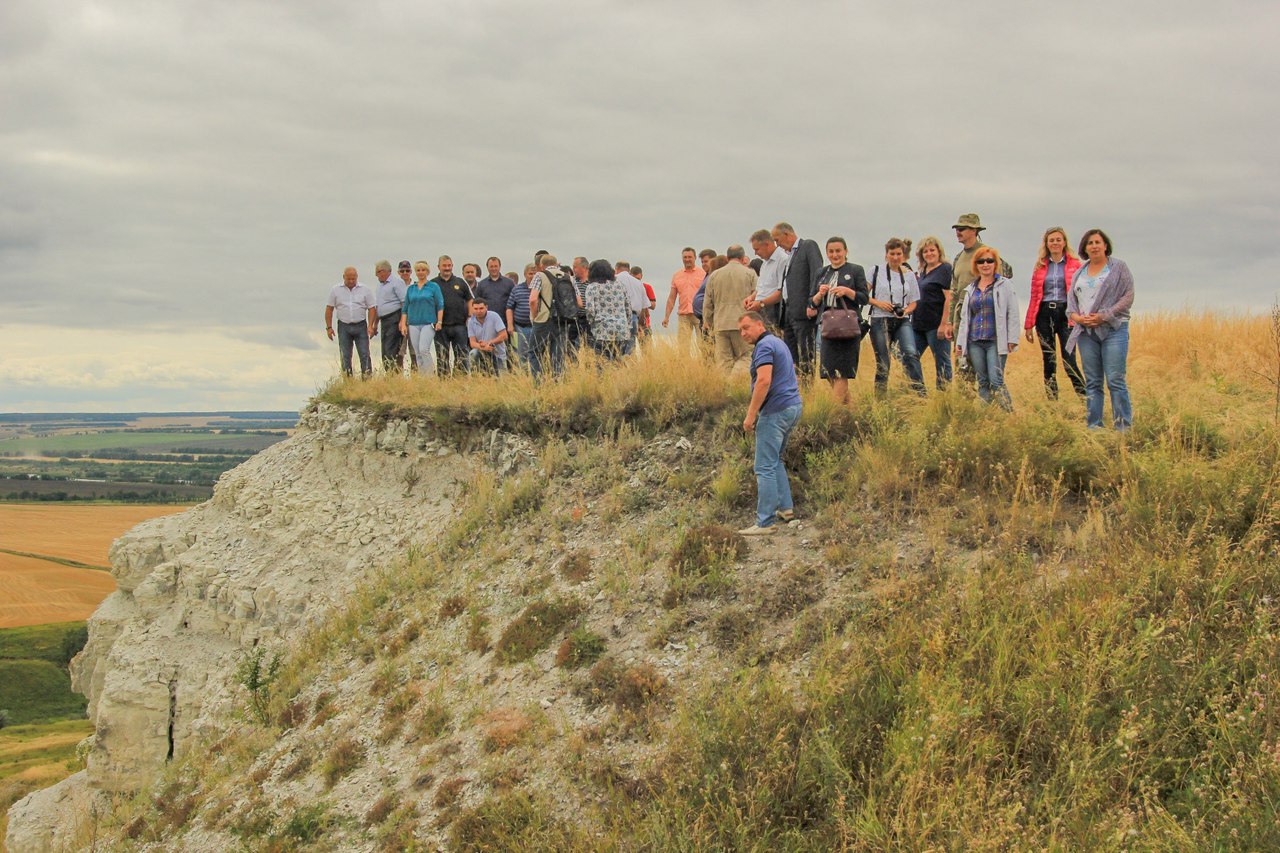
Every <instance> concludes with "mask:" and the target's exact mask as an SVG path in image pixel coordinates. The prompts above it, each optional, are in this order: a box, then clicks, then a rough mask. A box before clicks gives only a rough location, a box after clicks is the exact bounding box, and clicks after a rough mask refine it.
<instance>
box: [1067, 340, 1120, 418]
mask: <svg viewBox="0 0 1280 853" xmlns="http://www.w3.org/2000/svg"><path fill="white" fill-rule="evenodd" d="M1076 349H1077V350H1078V351H1079V352H1080V367H1081V369H1082V370H1083V371H1084V400H1085V410H1086V412H1087V413H1088V415H1087V418H1086V422H1087V423H1088V425H1089V427H1090V428H1092V429H1101V428H1102V383H1103V380H1105V381H1106V383H1107V389H1108V390H1109V391H1110V392H1111V421H1112V423H1113V424H1114V425H1115V428H1116V429H1121V430H1123V429H1128V428H1129V427H1131V426H1133V403H1132V402H1130V400H1129V384H1128V383H1127V382H1126V381H1125V362H1126V361H1128V358H1129V324H1128V323H1124V324H1123V325H1121V326H1120V328H1118V329H1112V330H1111V334H1109V335H1107V339H1106V340H1105V341H1099V340H1098V339H1097V338H1095V337H1094V336H1093V335H1091V334H1090V333H1089V331H1088V330H1087V329H1084V330H1081V332H1080V336H1079V337H1078V338H1076Z"/></svg>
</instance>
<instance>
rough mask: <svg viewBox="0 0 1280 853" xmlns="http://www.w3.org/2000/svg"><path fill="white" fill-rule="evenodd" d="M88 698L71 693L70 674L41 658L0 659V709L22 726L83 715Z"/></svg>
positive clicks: (10, 719) (11, 720) (12, 720)
mask: <svg viewBox="0 0 1280 853" xmlns="http://www.w3.org/2000/svg"><path fill="white" fill-rule="evenodd" d="M87 704H88V702H87V700H86V699H85V698H84V697H83V696H81V695H79V694H77V693H72V692H71V676H70V675H69V674H68V673H67V671H66V670H65V669H62V668H60V667H58V666H56V665H54V664H52V663H49V662H48V661H44V660H0V710H3V711H7V712H8V713H7V714H6V717H7V719H8V721H9V722H10V723H13V724H14V725H21V724H23V723H34V722H40V721H48V720H64V719H78V718H83V717H84V712H85V707H86V705H87Z"/></svg>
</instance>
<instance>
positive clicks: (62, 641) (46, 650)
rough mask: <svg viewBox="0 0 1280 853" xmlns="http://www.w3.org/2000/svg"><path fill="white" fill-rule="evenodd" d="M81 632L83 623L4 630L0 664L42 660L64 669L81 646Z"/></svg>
mask: <svg viewBox="0 0 1280 853" xmlns="http://www.w3.org/2000/svg"><path fill="white" fill-rule="evenodd" d="M84 631H85V626H84V623H83V622H57V623H54V624H51V625H33V626H31V627H29V628H4V629H2V630H0V661H13V660H42V661H48V662H49V663H51V664H54V665H55V666H66V665H67V662H68V661H70V660H71V657H72V656H74V655H75V653H76V652H78V651H79V650H80V648H81V647H82V646H83V645H84ZM0 707H8V706H7V705H3V704H0Z"/></svg>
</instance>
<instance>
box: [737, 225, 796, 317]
mask: <svg viewBox="0 0 1280 853" xmlns="http://www.w3.org/2000/svg"><path fill="white" fill-rule="evenodd" d="M751 249H752V251H754V252H755V253H756V257H758V258H759V259H760V260H761V261H762V262H763V263H762V265H761V267H760V281H759V282H758V283H757V284H756V295H755V298H754V299H749V300H747V302H746V303H744V304H743V306H742V307H743V309H745V310H747V311H759V312H760V313H761V314H763V315H764V318H765V321H766V322H767V323H768V324H769V325H770V326H772V327H774V328H778V327H779V323H778V316H779V315H778V307H779V303H780V302H781V301H782V285H783V282H785V281H786V277H787V261H788V260H790V258H791V256H790V255H788V254H787V250H786V249H784V248H782V247H781V246H779V245H778V244H777V242H776V241H775V240H774V239H773V235H772V234H770V233H769V230H768V229H767V228H761V229H760V230H759V231H757V232H755V233H754V234H752V235H751Z"/></svg>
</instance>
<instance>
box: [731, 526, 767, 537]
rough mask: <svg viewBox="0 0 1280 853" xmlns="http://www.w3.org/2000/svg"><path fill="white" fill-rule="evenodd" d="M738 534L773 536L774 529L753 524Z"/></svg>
mask: <svg viewBox="0 0 1280 853" xmlns="http://www.w3.org/2000/svg"><path fill="white" fill-rule="evenodd" d="M738 532H739V533H741V534H742V535H743V536H772V535H773V533H774V529H773V528H772V527H761V526H760V525H758V524H753V525H751V526H750V527H744V528H742V529H741V530H739V531H738Z"/></svg>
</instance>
